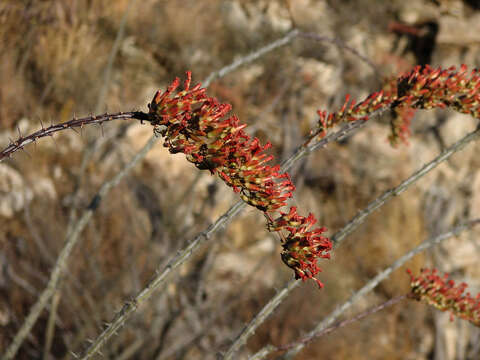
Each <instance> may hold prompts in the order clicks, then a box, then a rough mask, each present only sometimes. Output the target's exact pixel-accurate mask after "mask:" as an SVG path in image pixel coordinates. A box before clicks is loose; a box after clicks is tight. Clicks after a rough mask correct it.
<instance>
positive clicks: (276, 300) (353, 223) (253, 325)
mask: <svg viewBox="0 0 480 360" xmlns="http://www.w3.org/2000/svg"><path fill="white" fill-rule="evenodd" d="M362 123H364V122H363V121H356V122H354V123H349V124H347V125H350V126H353V125H354V124H362ZM478 136H480V128H477V129H476V130H475V131H473V132H471V133H469V134H468V135H466V136H465V137H463V138H462V139H460V140H459V141H458V142H456V143H455V144H454V145H452V146H451V147H450V148H448V149H446V150H445V151H444V152H442V153H441V154H440V155H439V156H437V157H436V158H435V159H433V160H432V161H431V162H429V163H428V164H426V165H424V166H423V167H422V168H421V169H420V170H418V171H416V172H415V173H413V174H412V175H411V176H410V177H408V178H407V179H406V180H404V181H403V182H402V183H400V185H398V186H397V187H395V188H393V189H390V190H388V191H386V192H385V193H383V194H382V195H381V196H379V197H378V198H376V199H375V200H373V201H372V202H370V203H369V204H368V205H367V207H366V208H365V209H363V210H362V211H360V212H359V213H358V214H357V215H356V216H355V217H353V218H352V219H351V220H350V221H349V222H348V223H347V224H346V225H345V226H343V227H342V228H341V229H340V230H339V231H337V232H336V233H335V234H333V235H332V237H331V240H332V242H333V245H334V248H335V249H336V248H337V247H338V246H339V245H340V244H341V242H342V241H343V240H344V239H345V237H346V236H347V235H349V234H350V233H351V232H352V231H353V230H355V229H356V228H357V227H358V226H360V225H361V224H362V223H363V221H364V220H365V219H366V218H367V217H368V216H369V215H371V214H372V213H373V212H374V211H375V210H377V209H378V208H380V207H381V206H383V205H385V204H386V203H387V202H388V201H389V200H390V199H391V198H392V197H393V196H397V195H400V194H401V193H402V192H403V191H405V190H406V189H407V188H408V187H409V186H411V185H413V184H414V183H415V182H417V181H418V180H420V179H421V178H422V177H423V176H424V175H426V174H427V173H428V172H430V171H431V170H433V169H434V168H435V167H437V166H438V165H439V164H441V163H442V162H443V161H445V160H447V159H448V158H449V157H450V156H452V155H453V154H454V153H456V152H458V151H459V150H461V149H463V147H465V145H467V144H468V143H469V142H471V141H473V140H475V139H476V138H477V137H478ZM312 147H316V144H314V145H313V146H312ZM299 284H300V282H299V281H296V280H291V281H289V282H288V283H287V284H286V285H285V286H284V288H283V289H282V290H280V291H279V292H277V294H275V295H274V296H273V297H272V298H271V299H270V301H269V302H268V303H267V304H266V305H265V306H264V307H263V309H262V310H261V311H260V312H259V313H258V314H257V315H256V316H255V317H254V318H253V319H252V320H251V321H250V323H249V324H248V325H247V326H246V327H245V328H244V329H243V330H242V332H241V333H240V334H239V335H238V337H237V338H236V339H235V341H234V342H233V344H232V345H231V346H230V348H229V349H228V351H227V352H226V353H225V355H224V359H232V358H233V355H234V354H235V352H237V351H238V350H239V349H240V348H241V347H242V346H243V345H244V344H245V343H246V342H247V340H248V338H249V337H250V336H251V335H253V334H254V333H255V330H256V329H257V328H258V327H259V326H260V325H261V324H262V323H263V322H264V321H265V320H266V319H267V318H268V317H269V316H270V315H271V314H272V313H273V311H274V310H275V309H276V308H277V306H279V305H280V304H281V302H282V301H283V300H285V299H286V298H287V297H288V295H289V294H290V293H291V292H292V291H293V290H294V289H295V288H296V287H297V286H298V285H299Z"/></svg>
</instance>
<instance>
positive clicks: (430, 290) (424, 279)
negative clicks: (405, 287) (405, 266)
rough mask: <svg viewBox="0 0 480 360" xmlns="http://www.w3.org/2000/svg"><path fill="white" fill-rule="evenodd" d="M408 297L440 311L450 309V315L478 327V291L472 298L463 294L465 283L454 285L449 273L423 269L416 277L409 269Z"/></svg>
mask: <svg viewBox="0 0 480 360" xmlns="http://www.w3.org/2000/svg"><path fill="white" fill-rule="evenodd" d="M407 273H408V274H409V275H410V287H411V293H410V295H409V296H410V298H412V299H415V300H417V301H422V302H425V303H427V304H429V305H432V306H434V307H436V308H437V309H439V310H441V311H450V312H451V315H452V317H451V318H453V316H457V317H459V318H461V319H464V320H468V321H470V322H471V323H472V324H473V325H475V326H478V327H480V293H479V294H477V296H476V297H475V298H473V297H472V296H471V295H470V293H466V294H464V292H465V290H466V288H467V284H466V283H461V284H459V285H457V286H456V285H455V282H454V281H453V280H451V279H450V280H449V279H448V278H449V275H448V274H444V275H443V276H439V275H437V274H438V271H437V269H432V270H430V269H423V270H422V271H421V273H420V275H419V276H418V277H415V276H414V275H413V274H412V272H411V271H410V270H407Z"/></svg>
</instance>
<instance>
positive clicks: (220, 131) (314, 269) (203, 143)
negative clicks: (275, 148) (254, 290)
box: [149, 72, 332, 287]
mask: <svg viewBox="0 0 480 360" xmlns="http://www.w3.org/2000/svg"><path fill="white" fill-rule="evenodd" d="M179 83H180V81H179V79H178V78H177V79H176V80H175V81H174V82H173V83H172V84H171V85H170V86H169V87H168V89H167V91H165V92H164V93H161V92H157V93H156V94H155V96H154V98H153V100H152V102H151V103H150V104H149V109H150V111H149V114H150V117H151V122H152V125H154V126H155V131H156V132H157V133H159V134H161V135H162V136H163V137H165V143H164V146H166V147H168V148H169V151H170V152H171V153H178V152H182V153H184V154H186V156H187V160H188V161H190V162H192V163H193V164H195V166H196V167H197V168H199V169H202V170H205V169H208V170H210V172H211V173H212V174H217V175H218V176H219V177H220V178H221V179H222V180H223V181H224V182H225V183H226V184H227V185H228V186H230V187H232V188H233V190H234V191H235V192H239V193H240V197H241V198H242V200H243V201H245V202H246V203H248V204H249V205H251V206H254V207H256V208H257V209H259V210H261V211H263V212H264V213H265V214H266V217H267V219H268V222H269V223H268V229H269V230H270V231H279V232H280V233H281V237H282V239H283V241H284V244H283V249H284V250H283V251H282V259H283V261H284V262H285V263H286V264H287V265H288V266H289V267H290V268H292V269H293V270H294V271H295V276H296V278H297V279H298V278H301V279H303V280H305V279H308V278H312V279H314V280H315V281H316V282H317V284H318V285H319V286H320V287H322V286H323V285H322V283H321V282H320V281H319V280H317V279H316V278H315V275H316V274H317V273H318V272H319V271H320V268H319V267H318V266H317V259H318V258H328V257H329V254H328V252H329V251H330V250H331V248H332V244H331V242H330V241H329V239H328V238H325V237H323V236H321V234H322V233H323V232H324V231H325V229H324V228H318V229H314V230H311V231H310V230H309V229H310V228H311V227H312V226H313V224H314V223H315V222H316V220H315V218H314V216H313V215H312V214H310V215H309V216H308V217H303V216H301V215H299V214H297V209H296V208H295V207H291V208H290V212H289V213H288V214H287V213H283V212H279V209H280V208H282V207H284V206H285V205H286V201H287V199H289V198H290V197H291V196H292V192H293V191H294V190H295V186H294V185H293V184H292V182H291V180H290V176H289V175H288V173H281V172H280V166H278V165H276V166H270V165H268V163H269V162H270V161H271V160H272V159H273V156H271V155H267V154H266V153H265V150H267V149H268V148H270V147H271V144H270V143H267V144H266V145H264V146H262V145H261V144H260V142H259V140H258V139H257V138H254V139H252V138H251V137H250V136H249V135H247V134H246V133H245V132H244V130H243V129H244V128H245V126H246V125H245V124H240V121H239V120H238V118H237V117H236V116H234V115H232V116H229V112H230V110H231V106H230V105H229V104H221V103H219V102H218V101H217V100H216V99H214V98H211V97H208V96H207V95H206V90H205V89H202V88H201V87H200V86H201V85H200V84H198V85H196V86H194V87H193V88H191V89H190V83H191V73H190V72H188V73H187V79H186V81H185V84H184V90H183V91H179V92H177V93H176V94H174V92H175V90H176V89H177V87H178V86H179ZM275 214H277V218H276V219H273V218H272V215H275Z"/></svg>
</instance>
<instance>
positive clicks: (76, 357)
mask: <svg viewBox="0 0 480 360" xmlns="http://www.w3.org/2000/svg"><path fill="white" fill-rule="evenodd" d="M70 354H72V356H73V357H74V358H75V359H78V358H79V356H78V354H76V353H74V352H73V351H70Z"/></svg>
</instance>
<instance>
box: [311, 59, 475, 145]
mask: <svg viewBox="0 0 480 360" xmlns="http://www.w3.org/2000/svg"><path fill="white" fill-rule="evenodd" d="M478 73H479V71H478V70H477V69H473V70H472V71H470V72H469V71H468V68H467V66H466V65H461V66H460V68H459V70H458V71H456V69H455V67H453V66H452V67H450V68H448V69H446V70H444V69H441V68H438V69H433V68H432V67H430V66H429V65H425V66H423V67H422V66H416V67H415V68H414V69H413V70H411V71H410V72H408V73H405V74H403V75H401V76H399V77H398V78H397V79H395V80H394V81H391V82H390V83H389V84H387V86H386V88H385V89H384V90H382V91H380V92H377V93H372V94H370V95H369V96H367V97H366V98H365V99H364V100H363V101H360V102H359V103H358V104H357V105H355V100H353V101H351V103H350V105H349V106H347V105H346V103H347V102H345V103H344V104H343V105H342V107H341V108H340V110H338V111H337V112H334V113H330V114H329V115H328V116H327V114H326V112H325V111H321V110H318V111H317V113H318V116H319V120H318V131H316V132H313V133H314V134H318V135H320V136H322V137H323V136H325V134H326V130H328V129H330V128H332V127H333V126H335V125H337V124H338V123H340V122H342V121H355V120H360V119H362V120H365V121H366V120H368V116H369V114H371V113H373V112H375V111H378V110H381V109H387V108H392V109H393V110H395V111H396V112H397V115H399V116H397V119H395V120H394V121H393V122H392V134H391V135H390V137H389V139H390V140H391V142H392V144H393V145H395V144H397V143H398V141H399V140H401V141H403V142H406V139H407V138H408V136H409V135H410V131H409V125H410V120H411V118H412V116H413V111H414V110H417V109H433V108H446V107H449V108H452V109H453V110H456V111H458V112H460V113H463V114H469V115H471V116H473V117H475V118H480V105H479V104H480V93H479V92H478V90H479V89H480V76H479V75H478ZM387 90H388V91H387ZM407 108H410V109H411V110H405V109H407ZM401 109H403V111H402V110H401ZM398 110H400V114H398Z"/></svg>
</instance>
